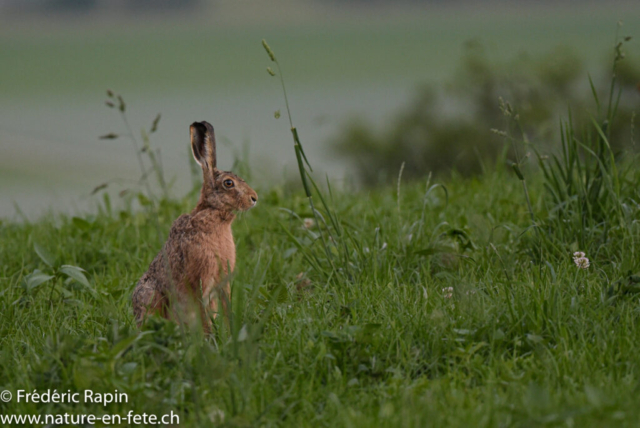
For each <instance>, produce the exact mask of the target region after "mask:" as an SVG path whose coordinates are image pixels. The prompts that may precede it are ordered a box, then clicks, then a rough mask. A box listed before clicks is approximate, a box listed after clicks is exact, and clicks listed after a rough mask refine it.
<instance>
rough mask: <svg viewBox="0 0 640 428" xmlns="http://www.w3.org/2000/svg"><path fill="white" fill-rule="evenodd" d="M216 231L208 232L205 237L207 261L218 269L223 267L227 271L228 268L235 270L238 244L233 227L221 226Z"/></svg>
mask: <svg viewBox="0 0 640 428" xmlns="http://www.w3.org/2000/svg"><path fill="white" fill-rule="evenodd" d="M215 232H216V233H211V234H208V236H207V237H206V239H205V240H206V242H205V245H204V247H205V248H206V249H207V251H206V259H207V262H208V263H209V264H210V266H212V267H215V268H216V270H218V271H219V270H220V269H222V271H224V272H227V271H228V268H231V271H233V270H234V268H235V265H236V245H235V242H234V241H233V234H232V233H231V228H230V227H228V228H220V229H218V230H216V231H215Z"/></svg>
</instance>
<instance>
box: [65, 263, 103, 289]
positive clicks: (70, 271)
mask: <svg viewBox="0 0 640 428" xmlns="http://www.w3.org/2000/svg"><path fill="white" fill-rule="evenodd" d="M60 272H62V273H63V274H65V275H67V276H68V277H69V278H73V279H74V280H76V281H78V282H79V283H80V284H82V285H83V286H84V287H85V288H86V289H87V291H89V292H90V293H91V295H92V296H93V297H96V292H95V290H94V289H93V288H92V287H91V284H89V281H88V280H87V277H86V276H85V275H84V272H85V270H84V269H82V268H79V267H78V266H71V265H63V266H62V267H61V268H60Z"/></svg>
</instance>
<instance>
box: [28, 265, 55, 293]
mask: <svg viewBox="0 0 640 428" xmlns="http://www.w3.org/2000/svg"><path fill="white" fill-rule="evenodd" d="M52 278H53V275H47V274H45V273H42V272H40V271H39V270H37V269H36V270H35V271H33V273H31V274H29V275H28V276H27V277H25V279H24V280H25V283H26V284H27V291H31V290H33V289H34V288H36V287H38V286H39V285H41V284H44V283H45V282H47V281H49V280H50V279H52Z"/></svg>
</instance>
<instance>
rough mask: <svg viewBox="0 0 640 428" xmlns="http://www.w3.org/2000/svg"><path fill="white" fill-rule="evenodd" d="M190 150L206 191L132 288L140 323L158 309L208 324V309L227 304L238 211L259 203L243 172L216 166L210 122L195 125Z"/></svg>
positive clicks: (166, 314) (175, 224) (206, 326)
mask: <svg viewBox="0 0 640 428" xmlns="http://www.w3.org/2000/svg"><path fill="white" fill-rule="evenodd" d="M191 150H192V151H193V157H194V158H195V160H196V161H197V162H198V164H200V167H202V176H203V182H202V191H201V192H200V199H199V200H198V205H196V207H195V208H194V209H193V211H191V213H190V214H183V215H181V216H180V217H178V218H177V219H176V220H175V221H174V222H173V225H172V226H171V230H170V232H169V238H168V239H167V242H166V243H165V244H164V246H163V248H162V250H161V251H160V253H159V254H158V255H157V256H156V258H155V259H153V261H152V262H151V265H150V266H149V270H147V272H146V273H145V274H144V275H142V278H140V280H139V281H138V284H137V285H136V288H135V290H134V291H133V296H132V301H133V313H134V316H135V318H136V321H137V323H138V325H139V326H140V325H141V324H142V322H143V321H144V319H145V316H147V314H150V313H155V314H159V315H161V316H163V317H165V318H171V319H174V320H176V321H182V322H184V321H187V322H193V321H194V318H195V317H198V318H199V319H200V322H202V325H203V328H204V331H205V332H207V331H209V330H210V326H209V321H208V319H209V318H208V316H207V311H208V310H209V309H210V310H212V311H213V312H217V310H218V307H217V306H218V300H220V301H221V302H222V305H223V308H222V309H223V310H224V311H226V310H227V307H226V306H227V304H228V302H229V298H230V286H229V281H228V275H229V274H230V273H231V272H232V271H233V269H234V266H235V263H236V247H235V243H234V242H233V235H232V234H231V223H232V222H233V219H234V218H235V214H234V212H235V211H246V210H248V209H250V208H252V207H253V206H255V204H256V202H257V201H258V195H257V193H256V192H255V191H254V190H253V189H252V188H251V187H249V185H248V184H247V183H245V182H244V180H242V179H241V178H240V177H238V176H237V175H235V174H232V173H231V172H227V171H219V170H218V169H217V168H216V140H215V136H214V133H213V127H212V126H211V125H210V124H209V123H207V122H194V123H193V124H192V125H191Z"/></svg>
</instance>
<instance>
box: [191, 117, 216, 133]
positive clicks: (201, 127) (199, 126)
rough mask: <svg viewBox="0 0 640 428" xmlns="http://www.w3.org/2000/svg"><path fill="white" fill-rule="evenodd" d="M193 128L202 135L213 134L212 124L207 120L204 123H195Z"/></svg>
mask: <svg viewBox="0 0 640 428" xmlns="http://www.w3.org/2000/svg"><path fill="white" fill-rule="evenodd" d="M191 128H193V129H196V130H197V131H198V132H201V133H203V134H204V133H207V132H208V133H211V134H212V133H213V126H211V124H210V123H209V122H207V121H205V120H203V121H202V122H193V123H192V124H191Z"/></svg>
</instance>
